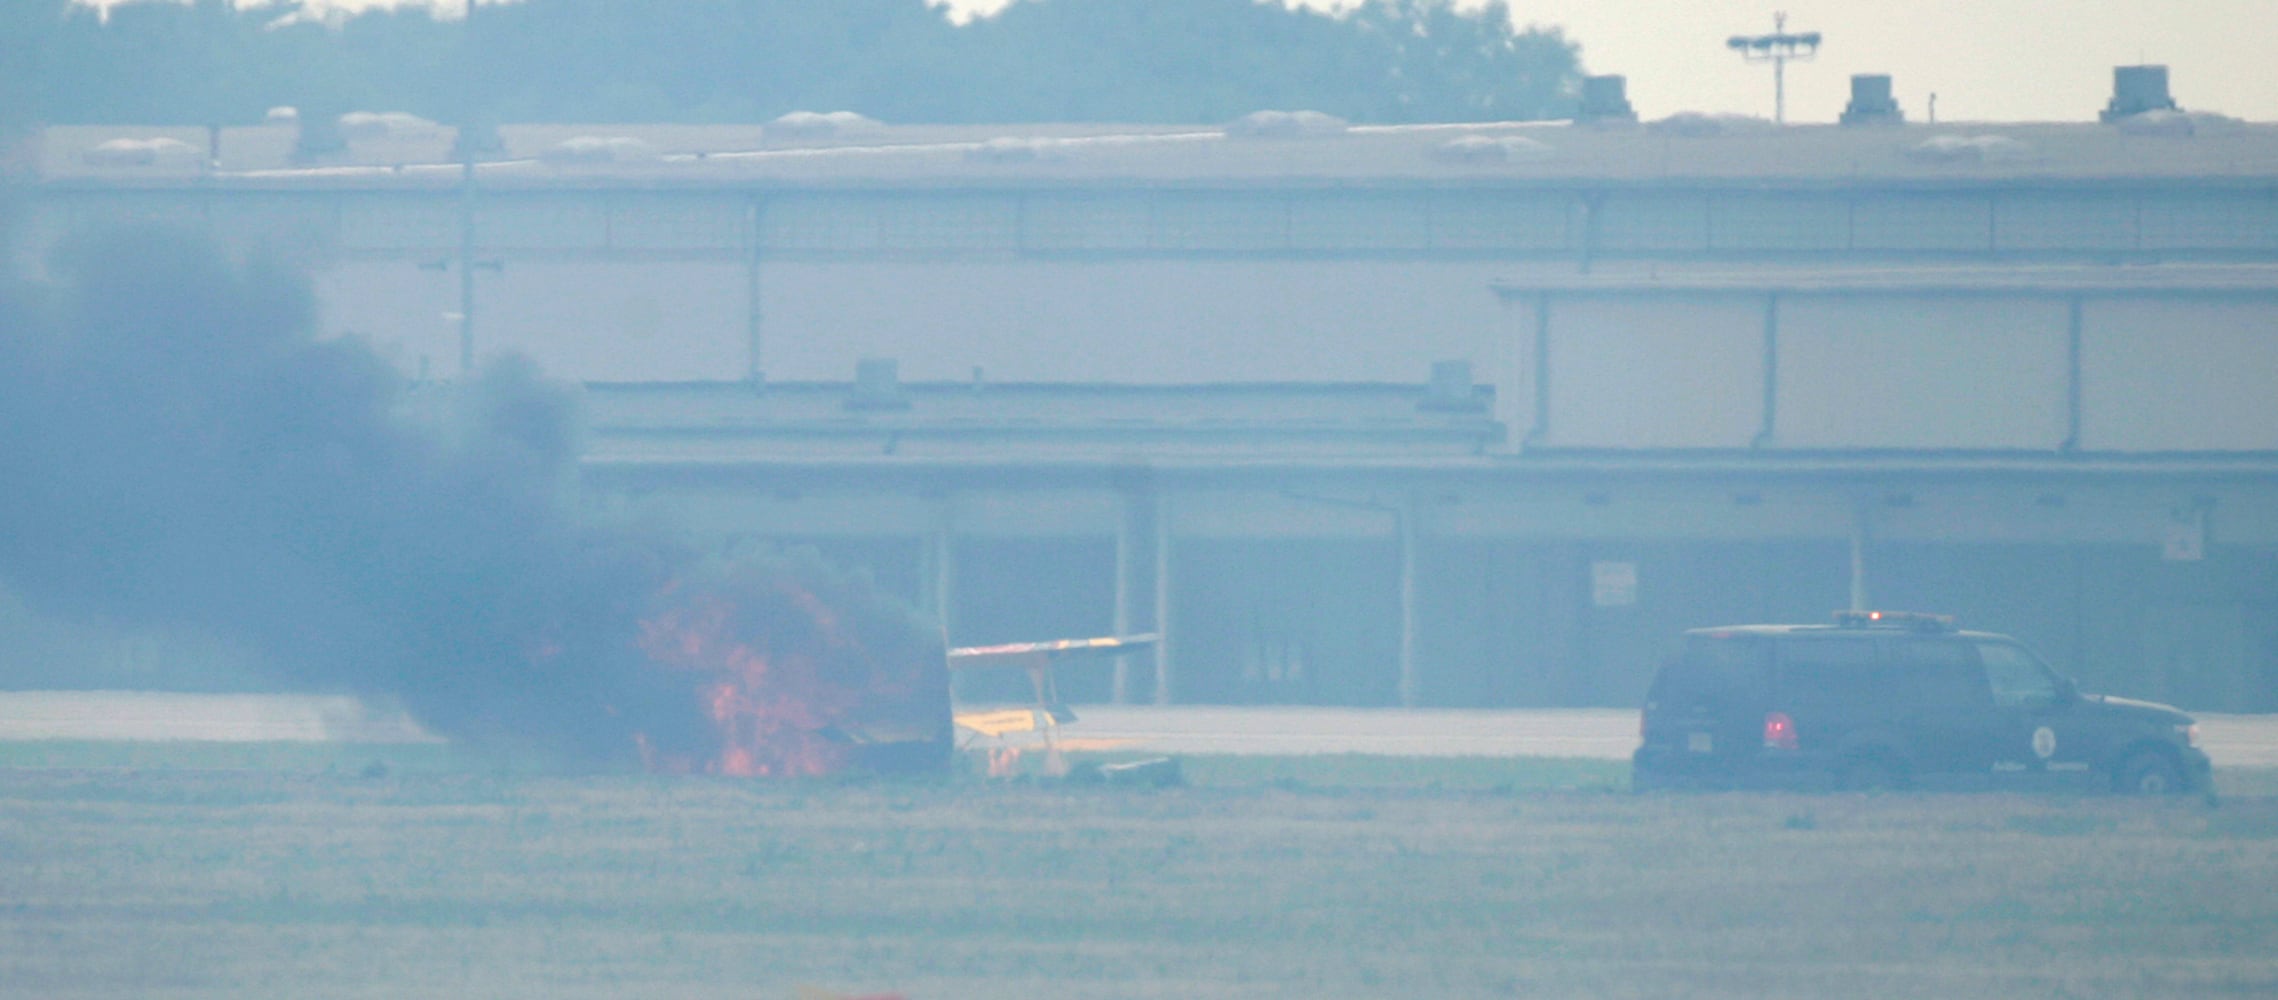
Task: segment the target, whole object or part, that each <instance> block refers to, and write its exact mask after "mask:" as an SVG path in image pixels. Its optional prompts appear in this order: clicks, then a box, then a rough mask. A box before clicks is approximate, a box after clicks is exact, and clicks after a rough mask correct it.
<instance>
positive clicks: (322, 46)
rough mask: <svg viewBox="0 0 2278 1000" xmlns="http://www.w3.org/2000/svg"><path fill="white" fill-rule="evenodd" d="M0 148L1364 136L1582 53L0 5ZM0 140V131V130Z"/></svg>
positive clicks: (1078, 9) (638, 11) (1076, 5)
mask: <svg viewBox="0 0 2278 1000" xmlns="http://www.w3.org/2000/svg"><path fill="white" fill-rule="evenodd" d="M0 9H4V12H0V36H5V37H7V38H9V39H12V41H10V42H7V43H5V47H6V48H7V49H8V51H7V52H6V53H4V55H5V59H0V61H5V62H8V63H10V64H12V65H14V66H15V67H16V68H15V69H14V70H12V71H11V70H0V74H5V75H0V107H5V108H6V109H8V110H0V114H6V115H9V116H10V117H12V118H16V119H18V120H17V121H16V122H14V123H13V124H19V125H20V124H26V123H29V122H44V123H49V124H143V125H215V124H220V125H227V124H240V123H246V122H251V121H257V120H259V119H260V118H261V116H262V114H263V113H264V112H265V111H266V110H267V109H268V108H270V107H273V106H277V105H291V106H295V107H299V108H301V109H303V110H304V112H308V113H331V114H337V113H340V112H343V111H348V110H359V109H360V110H373V111H408V112H411V113H413V114H417V115H420V116H422V117H426V118H432V119H435V120H437V121H442V122H447V123H458V122H477V123H490V124H496V123H504V122H605V121H618V122H633V121H640V122H688V123H736V122H761V121H766V120H767V119H770V118H772V117H774V116H776V115H779V114H782V113H785V112H788V111H794V110H812V111H832V110H852V111H857V112H860V113H863V114H866V115H869V116H871V117H873V118H877V119H880V120H884V121H888V122H905V123H917V122H938V123H962V122H1038V121H1118V122H1134V123H1139V122H1215V121H1225V120H1230V119H1232V118H1236V117H1239V116H1241V115H1243V114H1246V113H1248V112H1250V111H1255V110H1259V109H1265V108H1282V109H1299V108H1302V109H1310V110H1316V111H1324V112H1327V113H1329V114H1333V115H1337V116H1339V117H1343V118H1347V119H1350V120H1353V121H1360V122H1410V121H1477V120H1502V119H1530V118H1548V117H1560V116H1563V115H1565V114H1568V113H1570V110H1571V107H1572V103H1573V98H1574V93H1575V91H1576V89H1577V86H1578V81H1579V72H1580V56H1579V49H1578V47H1577V46H1576V45H1575V44H1574V43H1573V42H1571V41H1570V40H1568V39H1567V38H1565V37H1564V36H1563V34H1561V33H1560V32H1559V31H1558V30H1557V29H1555V28H1540V27H1534V26H1522V25H1520V24H1519V23H1518V22H1517V21H1516V20H1514V17H1513V14H1512V11H1511V10H1510V8H1509V7H1508V6H1506V4H1505V3H1504V2H1503V0H1494V2H1491V3H1487V4H1485V5H1482V6H1476V7H1473V6H1466V7H1464V8H1461V9H1458V8H1457V7H1456V6H1455V5H1454V4H1453V3H1452V2H1451V0H1365V2H1362V3H1360V4H1359V5H1357V6H1355V7H1351V8H1348V9H1344V10H1341V11H1337V12H1324V11H1319V10H1313V9H1305V8H1298V9H1293V8H1290V7H1288V6H1285V5H1283V4H1282V3H1280V2H1277V0H1265V2H1258V0H1019V2H1016V3H1013V4H1012V5H1010V6H1008V7H1006V8H1005V9H1004V10H1002V11H1000V12H998V13H997V14H995V15H993V16H989V17H982V18H976V19H973V20H971V21H969V22H967V23H963V24H958V23H953V22H952V21H951V20H950V19H949V18H948V16H947V15H946V14H945V13H944V12H943V11H941V10H940V9H938V8H935V7H932V6H929V5H928V4H927V3H926V0H829V2H816V0H515V2H504V3H483V4H480V5H478V6H477V7H476V8H475V9H474V11H473V13H472V16H471V17H467V18H465V19H460V18H459V17H457V16H455V15H456V11H455V10H453V11H449V12H448V13H450V14H452V15H454V16H448V17H446V16H439V15H438V13H437V11H436V9H435V8H428V7H417V6H409V7H401V8H395V9H381V8H374V9H371V10H367V11H365V12H362V13H358V14H355V15H353V16H338V15H334V16H332V17H330V18H325V17H320V16H317V15H315V14H313V13H311V12H310V11H308V10H305V9H303V8H302V7H301V6H300V5H299V4H298V3H296V2H292V0H286V2H281V3H272V4H269V5H265V6H255V7H247V8H239V7H237V6H236V5H235V4H234V3H232V2H231V0H190V2H176V0H156V2H128V3H120V4H117V5H115V6H112V7H111V8H110V9H109V11H108V14H107V15H105V14H104V13H102V12H100V11H98V10H97V9H96V8H94V7H92V6H89V5H87V4H85V3H82V2H76V0H0ZM6 124H10V123H9V122H6V121H0V125H6Z"/></svg>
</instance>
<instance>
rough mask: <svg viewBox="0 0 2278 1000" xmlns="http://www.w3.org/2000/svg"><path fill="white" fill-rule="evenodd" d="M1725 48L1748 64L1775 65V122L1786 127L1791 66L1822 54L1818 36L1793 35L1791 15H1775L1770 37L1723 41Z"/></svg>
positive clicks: (1773, 111) (1773, 90)
mask: <svg viewBox="0 0 2278 1000" xmlns="http://www.w3.org/2000/svg"><path fill="white" fill-rule="evenodd" d="M1724 47H1725V48H1728V49H1731V50H1732V51H1734V52H1738V53H1740V57H1741V58H1742V59H1745V60H1747V61H1749V62H1752V63H1766V62H1768V63H1771V64H1772V120H1773V121H1775V122H1778V123H1780V124H1782V125H1785V124H1787V121H1788V62H1789V60H1794V61H1796V62H1803V61H1805V60H1808V59H1810V58H1811V57H1812V56H1814V55H1817V54H1819V32H1816V31H1799V32H1794V33H1790V32H1789V31H1788V12H1787V11H1784V10H1782V11H1774V12H1773V13H1772V33H1771V34H1769V35H1734V36H1732V37H1731V38H1727V39H1725V40H1724Z"/></svg>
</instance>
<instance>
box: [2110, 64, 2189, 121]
mask: <svg viewBox="0 0 2278 1000" xmlns="http://www.w3.org/2000/svg"><path fill="white" fill-rule="evenodd" d="M2178 110H2181V109H2179V108H2177V107H2176V106H2175V98H2173V97H2169V96H2168V94H2167V67H2165V66H2114V67H2112V102H2111V103H2109V104H2106V105H2104V113H2103V114H2102V115H2099V116H2097V118H2098V120H2099V121H2103V122H2106V123H2110V122H2116V121H2120V120H2121V119H2124V118H2127V117H2128V116H2130V115H2140V114H2143V113H2144V112H2146V111H2178Z"/></svg>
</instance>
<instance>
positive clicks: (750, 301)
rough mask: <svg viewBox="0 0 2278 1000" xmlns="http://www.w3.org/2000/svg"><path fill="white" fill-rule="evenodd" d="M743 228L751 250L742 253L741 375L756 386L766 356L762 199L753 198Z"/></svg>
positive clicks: (764, 368) (762, 377)
mask: <svg viewBox="0 0 2278 1000" xmlns="http://www.w3.org/2000/svg"><path fill="white" fill-rule="evenodd" d="M744 228H745V230H746V232H745V238H746V239H749V240H750V241H751V251H750V252H749V253H747V254H745V255H744V378H745V379H747V380H748V381H750V382H751V384H752V385H753V386H754V387H756V386H759V385H762V384H764V383H765V382H766V381H767V359H766V355H765V354H763V353H762V350H761V349H762V348H763V347H764V346H765V344H764V343H763V341H762V339H761V338H762V335H763V334H764V333H765V327H764V325H763V323H762V320H763V319H764V318H765V313H764V312H763V306H764V305H765V303H764V297H765V286H764V284H763V282H762V281H761V275H760V261H761V256H762V253H763V251H764V250H765V242H764V238H765V235H766V231H767V204H766V203H765V202H763V201H760V200H758V199H756V198H755V199H753V200H752V202H751V205H750V206H749V207H748V208H747V209H746V210H745V214H744Z"/></svg>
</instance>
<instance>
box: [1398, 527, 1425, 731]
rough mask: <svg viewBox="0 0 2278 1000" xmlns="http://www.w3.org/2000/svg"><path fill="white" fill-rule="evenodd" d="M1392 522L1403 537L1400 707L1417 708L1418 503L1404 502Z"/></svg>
mask: <svg viewBox="0 0 2278 1000" xmlns="http://www.w3.org/2000/svg"><path fill="white" fill-rule="evenodd" d="M1393 519H1394V521H1395V522H1397V524H1398V525H1399V534H1400V706H1401V707H1402V708H1414V707H1416V702H1417V698H1418V696H1419V690H1420V682H1419V679H1418V677H1417V676H1416V503H1415V501H1414V500H1413V499H1408V500H1403V501H1402V502H1401V504H1400V507H1399V509H1398V510H1396V511H1395V512H1394V513H1393Z"/></svg>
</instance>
